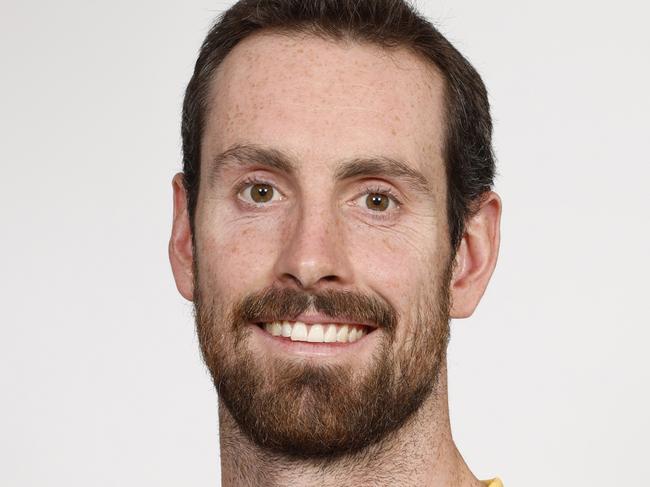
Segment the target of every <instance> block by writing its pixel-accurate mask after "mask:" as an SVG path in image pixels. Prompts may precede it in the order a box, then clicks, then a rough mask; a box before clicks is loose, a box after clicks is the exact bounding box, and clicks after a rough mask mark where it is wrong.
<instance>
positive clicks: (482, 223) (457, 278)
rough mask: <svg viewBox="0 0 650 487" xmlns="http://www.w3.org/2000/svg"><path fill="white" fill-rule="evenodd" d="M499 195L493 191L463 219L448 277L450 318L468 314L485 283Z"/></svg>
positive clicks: (492, 258) (495, 242) (495, 243)
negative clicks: (450, 277) (462, 228)
mask: <svg viewBox="0 0 650 487" xmlns="http://www.w3.org/2000/svg"><path fill="white" fill-rule="evenodd" d="M500 225H501V199H500V198H499V195H498V194H496V193H495V192H493V191H490V192H488V193H486V194H485V195H484V196H483V197H482V198H481V200H480V206H479V208H478V211H476V212H475V213H474V215H473V216H472V217H471V218H470V219H469V220H468V221H467V222H466V224H465V233H464V235H463V238H462V240H461V243H460V245H459V247H458V251H457V252H456V258H455V268H454V273H453V276H452V279H451V289H450V292H451V299H452V307H451V313H450V316H451V317H452V318H467V317H469V316H471V315H472V313H473V312H474V310H475V309H476V306H477V305H478V303H479V301H480V300H481V297H482V296H483V293H484V292H485V288H486V287H487V285H488V282H489V280H490V277H491V276H492V272H493V271H494V267H495V265H496V263H497V256H498V254H499V240H500V237H501V232H500Z"/></svg>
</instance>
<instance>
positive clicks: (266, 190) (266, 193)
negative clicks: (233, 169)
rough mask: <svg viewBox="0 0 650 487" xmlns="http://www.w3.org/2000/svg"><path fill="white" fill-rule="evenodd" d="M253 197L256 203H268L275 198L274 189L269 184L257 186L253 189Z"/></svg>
mask: <svg viewBox="0 0 650 487" xmlns="http://www.w3.org/2000/svg"><path fill="white" fill-rule="evenodd" d="M251 197H252V198H253V201H255V202H256V203H266V202H267V201H270V200H271V198H273V188H271V186H269V185H268V184H256V185H254V186H253V187H252V188H251Z"/></svg>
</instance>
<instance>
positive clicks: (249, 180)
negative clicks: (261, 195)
mask: <svg viewBox="0 0 650 487" xmlns="http://www.w3.org/2000/svg"><path fill="white" fill-rule="evenodd" d="M255 184H264V185H268V186H273V188H274V189H275V190H277V186H276V185H275V184H273V183H272V182H270V181H267V180H265V179H262V178H260V177H258V176H248V177H246V178H245V179H243V180H242V181H240V182H239V184H237V185H236V186H235V196H237V197H239V193H241V192H242V190H243V189H244V188H245V187H247V186H251V185H255ZM277 191H278V193H279V194H282V193H281V192H280V191H279V190H277ZM240 200H241V198H240ZM242 203H244V204H246V205H248V206H254V207H259V206H264V205H253V204H251V203H249V202H248V201H243V200H242Z"/></svg>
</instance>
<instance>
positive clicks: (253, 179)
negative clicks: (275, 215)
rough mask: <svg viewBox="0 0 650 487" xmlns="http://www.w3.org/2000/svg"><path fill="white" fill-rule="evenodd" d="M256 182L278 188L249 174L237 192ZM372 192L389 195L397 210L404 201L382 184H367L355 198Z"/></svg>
mask: <svg viewBox="0 0 650 487" xmlns="http://www.w3.org/2000/svg"><path fill="white" fill-rule="evenodd" d="M255 184H266V185H269V186H273V188H275V189H276V190H277V187H276V185H275V184H273V183H271V182H270V181H268V180H265V179H262V178H260V177H258V176H248V177H246V178H245V179H243V180H242V181H241V182H240V183H239V184H238V185H237V186H235V194H236V195H239V193H241V192H242V190H243V189H244V188H246V187H247V186H251V185H255ZM278 192H279V191H278ZM280 194H281V193H280ZM370 194H379V195H382V196H387V197H388V198H390V199H391V200H393V202H394V203H395V206H396V207H397V208H396V210H399V208H400V207H401V206H402V201H401V199H400V198H399V197H398V196H397V194H395V192H394V191H392V190H391V189H390V188H387V187H382V186H367V187H365V188H364V189H363V191H361V192H360V193H359V194H358V196H357V197H356V198H355V200H357V199H358V198H360V197H361V196H367V195H370ZM244 203H246V204H249V205H250V203H248V202H244ZM251 206H253V205H251ZM254 206H258V205H254ZM259 206H263V205H259ZM373 213H377V214H376V215H373V216H374V217H375V218H379V219H388V218H390V216H389V215H384V214H382V213H383V212H373Z"/></svg>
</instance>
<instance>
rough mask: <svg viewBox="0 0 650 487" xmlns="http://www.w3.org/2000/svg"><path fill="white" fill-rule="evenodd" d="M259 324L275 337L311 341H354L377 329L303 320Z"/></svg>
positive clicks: (295, 340)
mask: <svg viewBox="0 0 650 487" xmlns="http://www.w3.org/2000/svg"><path fill="white" fill-rule="evenodd" d="M257 326H259V327H260V328H261V329H262V330H264V331H266V332H267V333H268V334H269V335H272V336H274V337H279V338H286V339H289V340H291V341H294V342H309V343H352V342H356V341H357V340H359V339H361V338H363V337H364V336H365V335H367V334H368V333H372V332H373V331H374V330H375V328H373V327H370V326H366V325H357V324H346V323H313V324H310V323H304V322H302V321H273V322H270V323H258V324H257Z"/></svg>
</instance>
